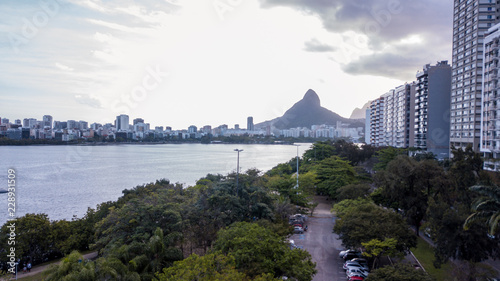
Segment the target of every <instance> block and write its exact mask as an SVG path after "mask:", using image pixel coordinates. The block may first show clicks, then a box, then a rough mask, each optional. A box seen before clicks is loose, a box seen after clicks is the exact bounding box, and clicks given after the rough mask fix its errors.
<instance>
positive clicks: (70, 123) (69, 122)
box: [68, 120, 80, 130]
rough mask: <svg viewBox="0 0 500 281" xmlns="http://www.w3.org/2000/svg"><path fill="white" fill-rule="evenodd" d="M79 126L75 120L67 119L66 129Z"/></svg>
mask: <svg viewBox="0 0 500 281" xmlns="http://www.w3.org/2000/svg"><path fill="white" fill-rule="evenodd" d="M79 127H80V124H77V123H76V121H75V120H68V129H72V130H73V129H77V128H79Z"/></svg>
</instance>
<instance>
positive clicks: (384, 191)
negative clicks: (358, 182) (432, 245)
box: [376, 155, 446, 235]
mask: <svg viewBox="0 0 500 281" xmlns="http://www.w3.org/2000/svg"><path fill="white" fill-rule="evenodd" d="M443 178H446V176H445V174H444V171H443V169H442V168H441V167H439V166H438V164H437V162H436V161H434V160H423V161H419V162H417V161H416V160H414V159H412V158H410V157H408V156H406V155H398V156H396V158H395V159H394V160H392V161H391V162H389V163H388V164H387V166H386V169H385V171H382V172H379V173H378V174H377V180H376V182H377V183H378V185H379V186H380V192H381V195H382V197H384V199H383V203H384V204H386V206H387V207H390V208H393V209H395V210H396V211H398V210H402V211H403V214H404V216H405V217H406V218H407V219H408V222H409V223H411V224H412V225H413V226H414V227H415V231H416V233H417V235H418V233H419V228H420V225H421V222H422V220H423V219H424V217H425V214H426V210H427V201H428V197H429V196H431V195H433V194H434V193H435V190H437V189H439V185H440V183H441V181H442V180H443Z"/></svg>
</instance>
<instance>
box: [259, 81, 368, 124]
mask: <svg viewBox="0 0 500 281" xmlns="http://www.w3.org/2000/svg"><path fill="white" fill-rule="evenodd" d="M338 121H340V122H342V123H345V124H354V123H353V122H357V121H352V120H349V119H346V118H343V117H341V116H340V115H338V114H337V113H335V112H332V111H330V110H328V109H326V108H324V107H321V105H320V100H319V96H318V94H316V92H315V91H313V90H311V89H309V90H308V91H307V92H306V94H305V95H304V98H302V99H301V100H300V101H298V102H296V103H295V104H294V105H293V106H292V107H291V108H289V109H288V110H287V111H286V112H285V114H283V116H281V117H278V118H275V119H273V120H269V121H265V122H262V123H259V124H256V125H255V127H256V128H262V127H264V126H269V125H270V126H274V127H275V128H277V129H289V128H297V127H311V126H312V125H322V124H325V125H336V124H337V122H338ZM354 126H355V127H356V126H357V127H362V126H364V122H358V123H356V124H355V125H354Z"/></svg>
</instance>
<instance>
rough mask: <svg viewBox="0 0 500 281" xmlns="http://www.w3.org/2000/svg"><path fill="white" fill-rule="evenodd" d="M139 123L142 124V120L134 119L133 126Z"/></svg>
mask: <svg viewBox="0 0 500 281" xmlns="http://www.w3.org/2000/svg"><path fill="white" fill-rule="evenodd" d="M139 123H144V119H142V118H135V119H134V125H136V124H139Z"/></svg>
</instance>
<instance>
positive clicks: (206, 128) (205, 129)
mask: <svg viewBox="0 0 500 281" xmlns="http://www.w3.org/2000/svg"><path fill="white" fill-rule="evenodd" d="M202 131H203V133H205V134H211V133H212V126H210V125H205V126H203V129H202Z"/></svg>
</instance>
